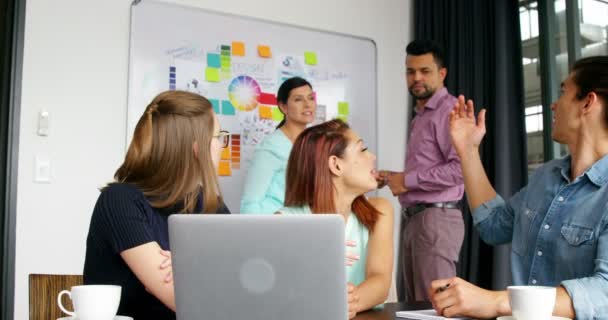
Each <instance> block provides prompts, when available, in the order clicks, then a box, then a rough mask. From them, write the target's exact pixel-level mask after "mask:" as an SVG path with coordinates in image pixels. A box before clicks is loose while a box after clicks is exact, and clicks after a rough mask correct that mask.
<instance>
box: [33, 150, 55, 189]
mask: <svg viewBox="0 0 608 320" xmlns="http://www.w3.org/2000/svg"><path fill="white" fill-rule="evenodd" d="M34 162H35V168H34V182H36V183H51V160H50V159H49V158H48V157H44V156H36V159H35V161H34Z"/></svg>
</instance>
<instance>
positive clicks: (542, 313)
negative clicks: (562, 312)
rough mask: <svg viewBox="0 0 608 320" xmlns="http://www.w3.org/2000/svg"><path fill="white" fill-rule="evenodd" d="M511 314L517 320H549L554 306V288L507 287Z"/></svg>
mask: <svg viewBox="0 0 608 320" xmlns="http://www.w3.org/2000/svg"><path fill="white" fill-rule="evenodd" d="M507 291H508V292H509V303H510V304H511V313H512V314H513V318H515V319H517V320H550V319H551V315H552V314H553V307H554V306H555V296H556V289H555V287H543V286H509V287H507Z"/></svg>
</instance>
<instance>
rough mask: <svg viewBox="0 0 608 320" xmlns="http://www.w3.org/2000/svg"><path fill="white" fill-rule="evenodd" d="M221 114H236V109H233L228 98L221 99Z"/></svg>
mask: <svg viewBox="0 0 608 320" xmlns="http://www.w3.org/2000/svg"><path fill="white" fill-rule="evenodd" d="M222 114H223V115H228V116H232V115H235V114H236V111H235V110H234V106H233V105H232V103H231V102H230V101H228V100H222Z"/></svg>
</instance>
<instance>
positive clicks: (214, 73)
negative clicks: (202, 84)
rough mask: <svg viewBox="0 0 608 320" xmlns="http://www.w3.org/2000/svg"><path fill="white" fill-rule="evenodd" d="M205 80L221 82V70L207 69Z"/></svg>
mask: <svg viewBox="0 0 608 320" xmlns="http://www.w3.org/2000/svg"><path fill="white" fill-rule="evenodd" d="M205 80H207V81H209V82H220V69H218V68H210V67H207V68H205Z"/></svg>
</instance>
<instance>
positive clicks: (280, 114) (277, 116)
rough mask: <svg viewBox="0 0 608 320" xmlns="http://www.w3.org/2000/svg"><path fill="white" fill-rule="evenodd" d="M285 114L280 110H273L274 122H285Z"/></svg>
mask: <svg viewBox="0 0 608 320" xmlns="http://www.w3.org/2000/svg"><path fill="white" fill-rule="evenodd" d="M283 117H284V115H283V112H281V110H280V109H279V108H272V120H274V121H281V120H283Z"/></svg>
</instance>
